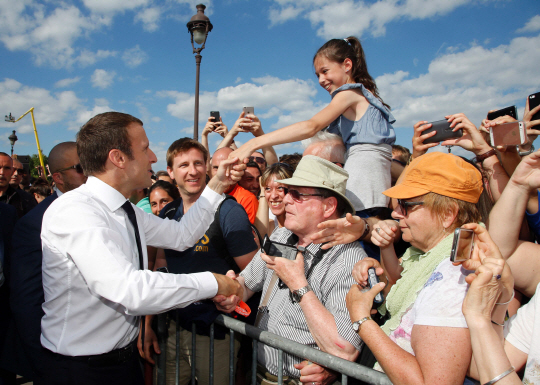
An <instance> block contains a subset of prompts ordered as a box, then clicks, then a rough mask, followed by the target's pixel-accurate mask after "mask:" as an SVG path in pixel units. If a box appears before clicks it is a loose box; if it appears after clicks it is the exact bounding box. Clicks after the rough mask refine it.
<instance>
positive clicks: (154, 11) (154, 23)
mask: <svg viewBox="0 0 540 385" xmlns="http://www.w3.org/2000/svg"><path fill="white" fill-rule="evenodd" d="M160 17H161V9H160V8H159V7H151V8H146V9H143V10H142V11H140V12H139V13H137V14H136V15H135V22H140V23H142V25H143V28H144V30H145V31H148V32H154V31H155V30H157V29H158V27H159V25H158V21H159V19H160Z"/></svg>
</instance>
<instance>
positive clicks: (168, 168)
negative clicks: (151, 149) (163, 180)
mask: <svg viewBox="0 0 540 385" xmlns="http://www.w3.org/2000/svg"><path fill="white" fill-rule="evenodd" d="M167 174H169V176H170V177H171V179H172V180H174V174H173V169H172V168H170V167H169V166H167Z"/></svg>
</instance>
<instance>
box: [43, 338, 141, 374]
mask: <svg viewBox="0 0 540 385" xmlns="http://www.w3.org/2000/svg"><path fill="white" fill-rule="evenodd" d="M136 346H137V340H135V341H133V342H131V343H130V344H129V345H127V346H125V347H123V348H120V349H115V350H112V351H110V352H107V353H103V354H96V355H92V356H65V355H63V354H59V353H53V352H51V353H53V354H56V355H59V356H61V357H63V358H66V359H68V360H72V361H82V362H87V363H88V365H89V366H94V367H96V366H109V365H118V364H123V363H126V362H128V361H129V360H130V359H131V357H132V355H133V353H134V352H135V351H136Z"/></svg>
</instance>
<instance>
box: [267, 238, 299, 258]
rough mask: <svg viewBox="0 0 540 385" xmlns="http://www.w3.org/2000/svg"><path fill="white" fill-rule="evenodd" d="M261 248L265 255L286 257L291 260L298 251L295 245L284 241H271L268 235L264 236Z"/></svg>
mask: <svg viewBox="0 0 540 385" xmlns="http://www.w3.org/2000/svg"><path fill="white" fill-rule="evenodd" d="M262 250H263V251H264V253H265V254H266V255H270V256H273V257H282V258H287V259H290V260H291V261H294V260H295V259H296V254H297V253H298V249H297V248H296V247H294V246H291V245H287V244H285V243H279V242H273V241H271V240H270V238H268V235H266V236H265V237H264V241H263V246H262Z"/></svg>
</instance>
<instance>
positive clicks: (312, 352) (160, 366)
mask: <svg viewBox="0 0 540 385" xmlns="http://www.w3.org/2000/svg"><path fill="white" fill-rule="evenodd" d="M166 317H167V316H166V315H165V314H161V315H159V316H158V320H157V333H156V334H157V338H158V341H159V348H160V349H161V354H159V355H157V357H156V374H155V377H154V378H155V384H156V385H165V374H166V351H167V325H166ZM215 323H216V324H218V325H222V326H224V327H226V328H228V329H229V330H230V341H231V342H230V347H229V385H234V333H235V332H238V333H240V334H243V335H245V336H248V337H250V338H251V339H252V341H253V355H252V358H251V374H252V376H251V384H252V385H256V384H257V378H256V375H257V344H258V343H264V344H266V345H268V346H271V347H273V348H275V349H278V352H279V359H278V365H279V368H280V369H282V368H283V353H289V354H292V355H295V356H297V357H301V358H302V359H307V360H309V361H312V362H317V363H318V364H320V365H322V366H324V367H326V368H328V369H331V370H334V371H336V372H339V373H341V384H342V385H347V381H348V378H349V377H352V378H356V379H359V380H362V381H364V382H366V383H369V384H375V385H392V382H390V379H389V378H388V376H386V375H385V374H384V373H381V372H378V371H376V370H373V369H371V368H368V367H366V366H362V365H359V364H356V363H354V362H350V361H347V360H344V359H342V358H339V357H336V356H333V355H331V354H328V353H324V352H321V351H320V350H317V349H313V348H310V347H308V346H305V345H302V344H299V343H297V342H294V341H291V340H289V339H287V338H284V337H281V336H278V335H276V334H273V333H270V332H267V331H264V330H261V329H259V328H256V327H254V326H251V325H248V324H246V323H244V322H241V321H238V320H235V319H234V318H231V317H227V316H223V315H220V316H218V317H217V318H216V320H215ZM169 338H172V336H170V337H169ZM195 338H196V327H195V323H193V325H192V340H191V343H192V352H191V384H192V385H195V384H196V379H195V369H196V363H195V349H196V346H195V345H196V344H195ZM179 348H180V326H179V323H178V322H176V382H175V383H176V385H185V384H179V381H178V377H179V365H180V349H179ZM213 365H214V324H212V325H211V327H210V357H209V366H210V367H209V369H210V378H209V383H210V385H213V382H214V370H213ZM278 383H279V384H280V385H281V384H283V370H279V373H278Z"/></svg>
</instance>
